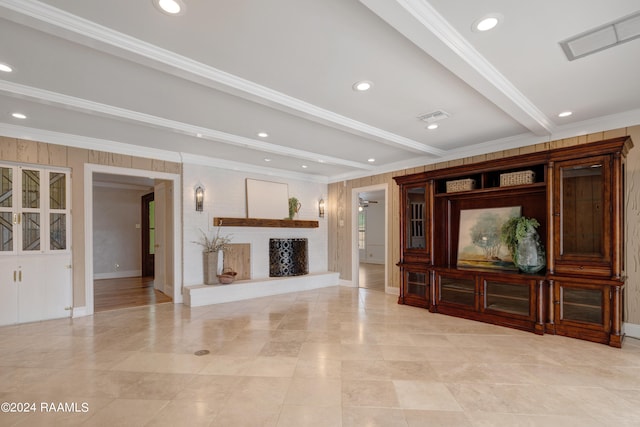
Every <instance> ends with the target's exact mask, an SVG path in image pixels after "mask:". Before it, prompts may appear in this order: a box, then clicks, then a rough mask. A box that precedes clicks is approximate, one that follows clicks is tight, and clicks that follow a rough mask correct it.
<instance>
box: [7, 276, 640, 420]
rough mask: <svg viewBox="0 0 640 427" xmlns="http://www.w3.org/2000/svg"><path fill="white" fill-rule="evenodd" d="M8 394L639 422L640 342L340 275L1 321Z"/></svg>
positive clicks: (162, 412)
mask: <svg viewBox="0 0 640 427" xmlns="http://www.w3.org/2000/svg"><path fill="white" fill-rule="evenodd" d="M198 350H208V351H209V352H210V353H209V354H207V355H202V356H197V355H194V353H195V352H196V351H198ZM0 402H14V404H15V405H14V407H13V409H17V405H18V404H24V403H29V404H31V403H35V405H36V408H35V409H36V411H35V412H32V413H0V425H1V426H12V425H18V426H38V425H64V426H70V425H89V426H110V427H113V426H120V425H123V426H125V425H126V426H179V425H189V426H296V427H299V426H385V427H387V426H448V427H449V426H492V427H493V426H509V427H513V426H544V427H549V426H576V427H577V426H580V427H585V426H616V427H617V426H638V425H640V341H637V340H634V339H627V340H626V341H625V343H624V346H623V348H622V349H614V348H610V347H607V346H605V345H601V344H593V343H588V342H584V341H579V340H575V339H570V338H564V337H556V336H550V335H545V336H537V335H534V334H531V333H525V332H520V331H516V330H512V329H508V328H503V327H498V326H493V325H486V324H483V323H478V322H472V321H467V320H463V319H457V318H454V317H448V316H443V315H438V314H432V313H429V312H428V311H426V310H423V309H419V308H414V307H408V306H400V305H398V304H396V297H395V296H392V295H385V294H383V293H381V292H375V291H368V290H364V289H360V290H358V289H351V288H344V287H334V288H326V289H321V290H316V291H308V292H301V293H296V294H287V295H281V296H275V297H268V298H260V299H255V300H249V301H243V302H235V303H228V304H221V305H214V306H208V307H198V308H192V309H189V308H188V307H184V306H182V305H173V304H162V305H157V306H151V307H138V308H131V309H123V310H117V311H111V312H103V313H98V314H96V315H94V316H92V317H86V318H78V319H73V320H69V319H65V320H54V321H46V322H40V323H34V324H26V325H20V326H9V327H2V328H0ZM60 404H62V406H59V405H60ZM65 404H67V407H66V411H64V410H63V409H65V408H64V405H65ZM42 405H44V407H43V406H42ZM51 405H53V407H52V406H51ZM74 405H75V406H74ZM3 408H4V407H3ZM45 409H49V411H48V412H47V411H46V410H45ZM56 410H57V412H56Z"/></svg>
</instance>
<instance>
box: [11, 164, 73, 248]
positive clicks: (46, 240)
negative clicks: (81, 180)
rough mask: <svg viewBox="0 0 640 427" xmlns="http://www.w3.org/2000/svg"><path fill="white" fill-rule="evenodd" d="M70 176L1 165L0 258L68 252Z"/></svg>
mask: <svg viewBox="0 0 640 427" xmlns="http://www.w3.org/2000/svg"><path fill="white" fill-rule="evenodd" d="M69 185H70V182H69V172H67V171H62V170H52V169H45V168H32V167H29V166H18V165H10V164H0V255H2V254H17V253H23V254H24V253H32V254H33V253H49V252H54V251H68V244H69V230H70V220H71V218H70V214H71V207H70V206H69V188H70V187H69Z"/></svg>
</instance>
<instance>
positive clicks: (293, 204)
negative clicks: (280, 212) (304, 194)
mask: <svg viewBox="0 0 640 427" xmlns="http://www.w3.org/2000/svg"><path fill="white" fill-rule="evenodd" d="M301 206H302V204H301V203H300V202H299V201H298V199H297V198H295V197H289V219H293V218H294V217H295V216H296V215H297V214H298V212H299V211H300V207H301Z"/></svg>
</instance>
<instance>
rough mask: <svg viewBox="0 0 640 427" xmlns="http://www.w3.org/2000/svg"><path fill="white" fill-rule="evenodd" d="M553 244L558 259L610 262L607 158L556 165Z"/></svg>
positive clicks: (608, 170) (609, 175) (608, 171)
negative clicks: (556, 250) (554, 241)
mask: <svg viewBox="0 0 640 427" xmlns="http://www.w3.org/2000/svg"><path fill="white" fill-rule="evenodd" d="M556 176H557V181H556V199H555V200H556V208H555V218H556V224H555V226H556V230H557V232H556V234H555V239H556V245H557V248H558V257H557V258H558V259H559V260H573V261H580V260H582V261H594V262H608V261H609V260H610V253H609V252H610V249H609V248H610V233H609V231H608V229H607V227H609V226H610V223H611V222H610V212H609V210H608V209H607V208H606V207H607V206H609V203H608V202H609V200H608V197H609V191H610V190H609V189H610V179H611V173H610V165H609V158H608V157H606V156H602V157H594V158H589V159H582V160H580V161H571V162H560V163H558V164H557V166H556Z"/></svg>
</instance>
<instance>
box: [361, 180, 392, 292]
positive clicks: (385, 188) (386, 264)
mask: <svg viewBox="0 0 640 427" xmlns="http://www.w3.org/2000/svg"><path fill="white" fill-rule="evenodd" d="M381 190H382V191H384V292H385V293H387V294H389V293H392V294H395V293H397V288H390V287H389V185H388V184H376V185H369V186H366V187H357V188H352V189H351V253H352V254H353V255H352V256H351V283H352V286H354V287H356V288H358V287H360V277H359V276H360V275H359V274H358V271H359V269H360V252H359V248H358V205H359V203H358V194H359V193H363V192H367V191H381Z"/></svg>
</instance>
